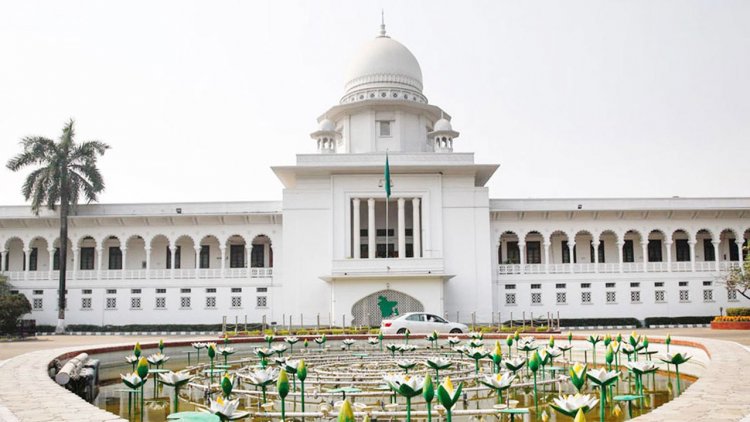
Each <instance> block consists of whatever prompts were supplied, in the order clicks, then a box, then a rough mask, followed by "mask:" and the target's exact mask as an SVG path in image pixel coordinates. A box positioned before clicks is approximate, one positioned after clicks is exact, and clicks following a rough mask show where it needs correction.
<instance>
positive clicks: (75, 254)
mask: <svg viewBox="0 0 750 422" xmlns="http://www.w3.org/2000/svg"><path fill="white" fill-rule="evenodd" d="M70 251H71V252H73V278H76V274H78V260H79V259H80V255H79V252H80V251H81V250H80V249H79V248H76V247H73V248H71V249H70ZM67 258H68V257H65V259H67ZM66 264H67V263H66ZM66 268H67V266H66Z"/></svg>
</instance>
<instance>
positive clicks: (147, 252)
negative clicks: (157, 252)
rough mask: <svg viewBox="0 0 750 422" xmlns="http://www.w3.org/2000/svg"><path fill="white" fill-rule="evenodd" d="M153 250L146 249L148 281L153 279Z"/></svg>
mask: <svg viewBox="0 0 750 422" xmlns="http://www.w3.org/2000/svg"><path fill="white" fill-rule="evenodd" d="M150 273H151V248H150V247H146V280H148V279H150V278H151V274H150Z"/></svg>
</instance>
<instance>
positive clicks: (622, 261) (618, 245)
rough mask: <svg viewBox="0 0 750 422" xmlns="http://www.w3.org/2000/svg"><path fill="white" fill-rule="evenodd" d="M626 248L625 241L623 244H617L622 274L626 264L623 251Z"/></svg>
mask: <svg viewBox="0 0 750 422" xmlns="http://www.w3.org/2000/svg"><path fill="white" fill-rule="evenodd" d="M624 248H625V241H624V240H623V241H622V242H617V256H618V258H619V261H618V262H619V268H620V272H623V267H624V265H623V264H624V259H623V252H622V250H623V249H624Z"/></svg>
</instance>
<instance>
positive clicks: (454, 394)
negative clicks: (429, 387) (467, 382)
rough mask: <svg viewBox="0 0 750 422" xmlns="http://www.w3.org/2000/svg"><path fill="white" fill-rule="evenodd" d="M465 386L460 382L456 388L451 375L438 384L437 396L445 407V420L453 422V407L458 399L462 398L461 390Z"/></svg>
mask: <svg viewBox="0 0 750 422" xmlns="http://www.w3.org/2000/svg"><path fill="white" fill-rule="evenodd" d="M463 386H464V384H463V383H460V384H458V388H455V389H454V388H453V383H452V382H451V377H445V379H444V380H443V382H442V383H441V384H440V385H439V386H438V389H437V397H438V401H439V402H440V404H442V405H443V407H444V408H445V420H446V421H447V422H453V419H452V417H453V415H452V413H451V409H452V408H453V405H455V404H456V402H457V401H458V399H460V398H461V390H462V389H463Z"/></svg>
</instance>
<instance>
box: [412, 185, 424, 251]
mask: <svg viewBox="0 0 750 422" xmlns="http://www.w3.org/2000/svg"><path fill="white" fill-rule="evenodd" d="M419 202H420V201H419V198H414V199H412V200H411V208H412V218H411V219H412V239H414V258H421V257H422V220H421V219H420V217H421V216H420V214H419Z"/></svg>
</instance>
